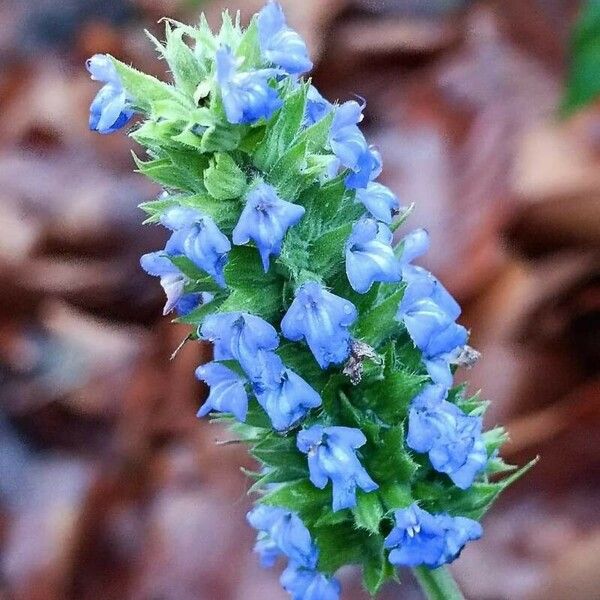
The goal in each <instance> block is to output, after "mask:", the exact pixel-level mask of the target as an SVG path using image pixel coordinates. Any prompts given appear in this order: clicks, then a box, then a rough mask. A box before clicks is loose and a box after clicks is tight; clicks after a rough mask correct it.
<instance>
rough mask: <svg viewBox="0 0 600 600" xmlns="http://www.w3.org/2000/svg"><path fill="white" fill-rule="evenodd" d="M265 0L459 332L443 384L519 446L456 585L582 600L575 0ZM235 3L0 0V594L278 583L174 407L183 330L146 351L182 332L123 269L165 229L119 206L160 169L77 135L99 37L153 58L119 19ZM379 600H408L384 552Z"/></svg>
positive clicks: (114, 594) (585, 268) (594, 85)
mask: <svg viewBox="0 0 600 600" xmlns="http://www.w3.org/2000/svg"><path fill="white" fill-rule="evenodd" d="M283 4H284V5H285V8H286V11H287V13H288V18H289V21H290V22H291V24H292V25H293V26H294V27H295V28H297V29H298V30H299V31H300V32H301V33H302V34H303V35H305V36H306V37H307V39H308V42H309V47H310V48H311V51H312V55H313V58H314V59H315V64H316V68H315V71H314V79H315V82H316V83H317V85H318V86H319V87H320V88H322V91H323V92H324V93H325V94H326V95H327V96H328V97H329V98H330V99H336V98H339V99H342V100H346V99H350V98H352V97H353V94H358V95H360V96H363V97H365V98H367V99H368V105H367V110H366V119H365V123H366V129H367V135H369V136H370V138H371V140H372V141H373V142H374V143H375V144H376V145H377V146H378V147H379V149H380V150H381V152H382V154H383V157H384V163H385V169H384V173H383V180H384V182H385V183H386V184H387V185H389V186H390V187H392V189H393V190H394V191H395V192H397V193H398V194H399V196H400V197H401V199H402V200H403V202H404V203H405V204H408V203H411V202H414V203H415V204H416V209H415V212H414V215H413V217H412V219H411V221H410V226H411V227H415V226H425V227H427V228H428V229H429V231H430V233H431V235H432V239H433V243H432V251H431V253H430V254H429V256H428V257H427V260H426V263H427V266H428V267H429V268H431V269H432V270H433V271H434V272H435V273H436V274H437V275H438V276H439V277H440V278H441V279H442V280H443V281H444V282H445V283H446V284H447V286H448V287H449V289H450V290H451V291H452V292H453V293H454V294H455V295H456V296H457V297H458V299H459V300H460V301H461V303H462V304H463V306H464V316H463V318H462V322H463V323H464V324H465V325H466V326H468V327H469V328H471V330H472V345H474V346H475V347H476V348H477V349H479V350H480V351H481V352H482V359H481V360H480V361H479V363H478V364H477V365H476V366H475V367H474V368H473V369H472V370H471V371H469V372H464V373H461V375H460V377H463V378H466V377H468V378H469V380H470V389H471V390H472V391H475V390H477V389H479V388H482V389H483V390H484V395H485V397H487V398H489V399H490V400H491V401H492V405H491V408H490V411H489V414H488V417H487V418H488V424H489V425H490V426H491V425H494V424H496V423H500V422H502V423H505V424H507V425H508V429H509V431H510V433H511V436H512V442H511V443H510V444H509V445H507V447H506V450H505V455H506V458H507V459H508V460H510V461H512V462H517V463H523V462H524V461H526V460H528V459H531V458H532V457H534V456H535V455H537V454H540V455H541V457H542V460H541V461H540V463H539V464H538V466H537V467H536V468H535V469H534V470H533V471H532V472H531V473H530V474H528V475H527V477H525V478H524V479H523V480H522V481H520V482H519V483H518V484H517V485H515V486H514V487H513V488H511V490H510V491H509V492H508V493H506V495H505V496H504V497H503V498H502V499H501V500H500V501H499V502H498V503H497V504H496V505H495V507H494V508H493V509H492V511H491V512H490V513H489V514H488V516H487V517H486V518H485V521H484V524H485V527H486V535H485V537H484V539H483V540H482V541H481V542H479V543H475V544H471V545H470V546H469V547H468V548H467V550H466V551H465V552H464V554H463V556H462V558H461V559H460V560H459V561H458V562H457V563H455V565H454V566H453V569H454V572H455V574H456V577H457V578H458V579H459V581H460V582H461V584H462V586H463V588H464V590H465V593H466V595H467V597H468V598H469V599H474V600H571V599H573V600H579V599H585V600H590V599H591V600H594V599H600V386H599V375H598V367H599V365H600V341H599V339H600V338H599V335H598V333H599V331H600V268H599V265H600V261H599V260H598V257H599V246H600V168H599V166H600V102H599V101H598V100H595V97H596V94H597V93H598V92H600V3H599V2H598V0H592V2H590V3H583V4H582V3H580V2H577V1H574V0H498V1H493V0H489V1H479V2H475V1H468V0H303V1H302V2H298V1H294V0H288V1H287V2H283ZM260 6H261V2H260V1H254V0H252V1H250V0H227V1H223V0H216V1H209V0H205V1H203V2H202V1H199V0H196V1H192V0H37V1H36V2H23V1H22V0H1V1H0V232H1V233H0V290H1V293H0V598H1V599H2V600H13V599H14V600H71V599H72V600H95V599H102V600H123V599H126V600H129V599H132V600H259V599H269V600H271V599H272V600H279V599H281V600H283V599H284V598H285V597H286V594H285V593H284V592H282V591H281V590H280V588H279V585H278V583H277V574H276V573H275V572H270V571H262V570H261V569H260V568H259V566H258V561H257V560H256V557H255V556H253V555H252V554H251V552H250V550H251V546H252V542H253V539H252V538H253V534H252V532H251V531H250V529H249V528H248V527H247V526H246V525H245V519H244V514H245V512H246V510H247V509H248V506H249V498H248V497H247V496H246V493H245V492H246V489H247V487H248V482H247V480H246V478H245V476H244V475H243V474H242V473H241V472H240V466H244V467H252V463H251V461H250V459H249V458H248V457H247V456H246V455H245V453H244V450H243V448H241V447H239V446H237V445H225V446H219V445H218V444H216V443H215V442H218V441H221V440H225V439H227V433H226V432H225V431H223V430H221V429H220V428H219V426H217V425H210V424H209V423H207V422H199V421H198V420H197V419H196V418H195V416H194V415H195V412H196V410H197V408H198V406H199V405H200V403H201V401H202V398H203V389H202V388H201V386H200V385H199V384H197V382H195V380H194V377H193V371H194V368H195V367H196V366H197V365H198V364H199V363H200V362H201V361H203V360H206V356H207V349H206V348H203V347H202V346H201V345H199V344H187V345H186V346H185V347H184V348H183V349H182V351H181V352H179V353H178V354H177V356H176V358H175V359H174V360H169V357H170V355H171V353H172V352H173V351H174V350H175V348H176V347H177V346H178V345H179V343H180V342H181V341H182V339H183V338H184V337H185V335H186V334H187V330H186V329H185V328H182V327H180V326H176V325H171V324H169V322H168V319H165V318H161V317H160V314H161V306H162V303H163V299H162V291H161V289H160V288H159V285H158V281H157V280H156V279H154V278H150V277H147V276H146V275H144V274H143V273H142V272H141V270H140V268H139V266H138V257H139V256H140V255H141V254H142V253H143V252H147V251H149V250H153V249H156V248H158V247H160V245H161V244H162V243H163V242H164V232H162V231H160V230H159V228H157V227H142V226H141V224H140V223H141V221H142V220H143V215H142V213H141V212H140V211H139V210H138V209H137V208H136V205H137V204H138V203H139V202H142V201H144V200H148V199H152V198H153V197H154V196H155V195H156V194H157V192H158V190H157V189H156V188H155V187H153V185H152V184H151V183H149V182H147V181H145V180H144V179H143V178H142V177H141V176H139V175H135V174H133V173H132V160H131V157H130V149H131V148H132V147H133V145H132V143H131V142H130V141H129V140H128V139H127V138H126V137H125V136H124V135H119V134H116V135H113V136H98V135H96V134H92V133H90V132H89V131H88V130H87V110H88V106H89V103H90V101H91V99H92V97H93V96H94V94H95V93H96V90H97V88H98V86H97V85H96V84H94V83H93V82H91V81H90V80H89V78H88V74H87V72H86V71H85V69H84V60H85V59H86V58H87V57H88V56H90V55H91V54H93V53H95V52H110V53H112V54H114V55H115V56H117V57H119V58H121V59H122V60H125V61H129V62H132V63H133V64H135V65H137V66H139V67H140V68H142V69H143V70H146V71H149V72H152V73H154V74H156V75H158V76H160V77H164V76H165V74H164V63H160V62H158V61H157V60H156V59H155V56H154V53H153V50H152V46H151V44H150V43H149V42H148V41H147V39H146V38H145V36H144V34H143V29H144V27H146V28H148V29H150V30H151V31H152V32H153V33H155V34H156V35H158V36H159V37H160V36H161V26H160V25H159V24H157V21H158V19H159V18H160V17H162V16H165V15H168V16H171V17H174V18H177V19H179V20H183V21H196V19H197V17H198V15H199V12H200V10H205V11H206V13H207V15H208V17H209V20H210V21H211V22H212V23H213V24H216V23H217V22H218V20H219V14H220V11H221V10H222V9H223V8H225V7H229V8H230V9H233V10H236V9H241V10H242V13H243V15H244V17H245V18H247V17H248V16H249V15H250V14H251V13H252V12H254V11H255V10H257V9H258V8H260ZM582 7H584V12H583V13H581V9H582ZM578 14H580V15H582V16H581V17H580V20H579V25H578V26H577V27H576V29H575V34H574V35H572V32H573V31H574V29H573V26H574V23H575V21H576V18H577V15H578ZM569 65H570V67H569ZM561 106H562V108H563V110H562V116H561V113H560V112H559V107H561ZM567 113H568V116H564V115H566V114H567ZM341 579H342V582H343V585H344V596H343V597H344V599H345V600H346V599H347V600H359V599H363V600H364V599H365V595H364V594H363V592H362V591H361V589H360V578H359V575H358V574H357V573H356V572H354V571H353V570H352V569H349V570H346V571H344V572H343V573H342V574H341ZM381 598H382V600H391V599H393V598H403V599H405V600H417V599H420V598H421V596H420V593H419V591H418V590H417V588H416V586H415V584H414V582H413V581H412V579H411V576H410V574H408V573H406V574H403V584H402V587H400V588H398V587H393V586H392V587H388V588H386V589H385V590H384V591H383V592H382V595H381Z"/></svg>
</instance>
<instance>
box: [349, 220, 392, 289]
mask: <svg viewBox="0 0 600 600" xmlns="http://www.w3.org/2000/svg"><path fill="white" fill-rule="evenodd" d="M391 242H392V232H391V231H390V230H389V228H388V227H387V226H386V225H384V224H383V223H377V221H375V219H370V218H363V219H360V220H359V221H357V222H356V223H355V224H354V227H353V229H352V233H351V234H350V237H349V238H348V241H347V242H346V275H347V276H348V281H349V282H350V285H351V286H352V289H353V290H354V291H356V292H358V293H359V294H364V293H366V292H368V291H369V289H370V288H371V286H372V285H373V283H375V282H394V281H400V277H401V273H400V262H399V261H398V259H397V258H396V256H395V255H394V250H393V248H392V246H391Z"/></svg>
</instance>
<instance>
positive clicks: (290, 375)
mask: <svg viewBox="0 0 600 600" xmlns="http://www.w3.org/2000/svg"><path fill="white" fill-rule="evenodd" d="M256 398H257V400H258V402H259V404H260V405H261V406H262V407H263V408H264V409H265V412H266V413H267V415H269V418H270V419H271V423H272V424H273V427H274V428H275V429H276V430H277V431H283V430H285V429H289V428H290V427H292V426H293V425H295V424H296V423H297V422H298V421H299V420H300V419H302V418H303V417H304V416H305V415H306V413H307V412H308V410H309V409H311V408H316V407H317V406H321V396H319V394H318V392H316V391H315V390H314V389H313V388H312V387H311V386H310V385H309V384H308V383H306V381H304V379H302V377H300V376H299V375H297V374H296V373H294V372H293V371H292V370H290V369H284V370H283V372H282V373H281V376H280V380H279V381H278V382H277V383H273V384H271V385H269V386H267V387H263V389H262V390H260V391H257V393H256Z"/></svg>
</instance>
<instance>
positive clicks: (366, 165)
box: [345, 146, 382, 190]
mask: <svg viewBox="0 0 600 600" xmlns="http://www.w3.org/2000/svg"><path fill="white" fill-rule="evenodd" d="M381 170H382V162H381V155H380V154H379V151H378V150H377V149H375V148H374V147H373V146H369V147H368V148H367V149H366V150H365V151H364V152H363V153H362V154H361V155H360V156H359V157H358V160H357V162H356V165H355V167H354V169H352V170H351V172H350V173H349V174H348V175H347V176H346V179H345V182H346V187H348V188H350V189H352V190H359V189H362V188H366V187H367V186H368V185H369V182H370V181H373V180H374V179H376V178H377V177H379V175H380V174H381Z"/></svg>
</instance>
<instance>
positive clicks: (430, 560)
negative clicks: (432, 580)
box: [385, 504, 482, 569]
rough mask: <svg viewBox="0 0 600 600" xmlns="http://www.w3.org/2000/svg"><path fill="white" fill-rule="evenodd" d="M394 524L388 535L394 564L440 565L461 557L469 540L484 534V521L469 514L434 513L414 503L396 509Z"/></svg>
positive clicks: (386, 542)
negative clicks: (466, 515)
mask: <svg viewBox="0 0 600 600" xmlns="http://www.w3.org/2000/svg"><path fill="white" fill-rule="evenodd" d="M394 519H395V527H394V528H393V529H392V531H391V532H390V534H389V535H388V536H387V537H386V539H385V547H386V548H388V549H390V550H391V552H390V554H389V560H390V562H391V563H392V564H393V565H395V566H405V567H417V566H421V565H423V566H426V567H429V568H430V569H437V568H438V567H441V566H442V565H443V564H447V563H450V562H452V561H453V560H454V559H455V558H457V557H458V555H459V554H460V552H461V551H462V549H463V548H464V546H465V545H466V543H467V542H469V541H472V540H477V539H479V538H480V537H481V533H482V530H481V525H480V524H479V523H477V521H473V520H472V519H467V518H466V517H451V516H449V515H447V514H439V515H432V514H430V513H428V512H427V511H425V510H423V509H421V508H419V506H417V504H412V505H411V506H409V507H408V508H405V509H401V510H397V511H395V513H394Z"/></svg>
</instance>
